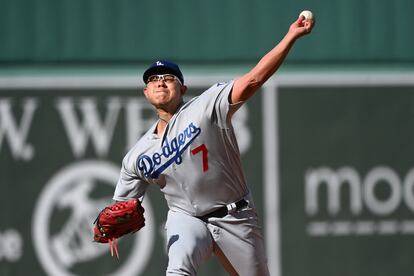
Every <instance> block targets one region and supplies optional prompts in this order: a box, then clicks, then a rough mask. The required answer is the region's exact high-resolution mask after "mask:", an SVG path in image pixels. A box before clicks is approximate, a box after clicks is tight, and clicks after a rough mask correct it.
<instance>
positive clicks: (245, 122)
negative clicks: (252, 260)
mask: <svg viewBox="0 0 414 276" xmlns="http://www.w3.org/2000/svg"><path fill="white" fill-rule="evenodd" d="M108 78H109V77H107V76H105V77H100V76H95V77H92V76H91V77H88V78H85V77H79V76H78V77H76V76H64V77H54V78H50V77H47V76H46V77H40V76H37V77H34V78H26V79H25V78H22V77H16V78H9V79H7V80H5V79H1V80H2V82H1V83H2V87H1V89H0V183H1V188H2V200H1V203H0V210H1V211H0V212H1V218H2V219H1V221H2V222H1V225H0V274H1V275H4V276H13V275H29V274H30V275H53V276H56V275H88V276H89V275H163V274H164V269H165V266H166V262H167V259H166V254H165V236H164V230H163V229H164V228H163V227H164V223H165V218H166V211H167V209H166V204H165V202H164V199H163V197H162V194H161V192H160V191H159V190H158V189H157V188H156V187H152V188H150V189H149V191H148V194H147V196H146V198H145V203H144V207H145V208H146V217H147V225H146V227H145V228H143V229H142V230H141V231H140V232H138V233H137V234H135V235H131V236H129V237H126V238H123V239H121V240H120V241H119V248H120V256H121V258H120V260H116V259H114V258H111V257H110V254H109V248H108V247H107V246H105V245H102V244H96V243H93V242H92V222H93V220H94V218H95V216H96V215H97V213H98V211H99V210H100V209H101V208H102V207H103V206H105V205H106V204H108V203H109V202H110V200H111V195H112V193H113V189H114V185H115V183H116V181H117V178H118V175H119V169H120V163H121V159H122V157H123V155H124V154H125V152H126V151H127V149H128V148H129V147H131V145H133V144H134V142H135V141H136V139H137V138H138V137H139V136H140V135H142V134H143V132H144V131H145V130H146V129H147V128H148V126H149V125H150V124H151V123H152V122H153V121H154V120H155V117H154V112H153V111H152V109H151V108H150V107H149V106H148V105H147V104H146V102H145V99H144V97H143V96H142V93H141V91H140V90H141V88H142V87H140V85H137V86H134V85H133V84H134V83H137V80H136V78H135V77H131V76H125V77H121V76H114V77H113V78H109V80H110V83H111V84H112V85H108V84H107V83H105V79H107V80H108ZM227 78H228V76H221V77H217V78H211V77H210V78H207V77H203V76H199V77H196V76H195V77H192V78H189V79H188V83H189V85H190V87H192V88H191V89H190V93H189V96H193V95H198V94H199V93H201V92H202V91H203V90H204V89H206V88H207V87H209V86H210V85H212V84H213V83H214V82H215V81H219V80H225V79H227ZM122 84H124V85H122ZM125 84H126V85H125ZM413 89H414V78H413V77H412V75H410V74H388V73H386V74H385V73H382V74H370V73H357V74H349V73H345V72H342V73H341V74H337V73H325V74H313V73H310V74H281V75H280V76H279V77H277V78H274V79H272V80H270V81H269V82H268V83H267V84H266V86H265V87H263V89H262V90H261V91H260V92H259V93H258V94H257V95H255V96H254V97H253V98H252V100H251V101H250V102H249V103H247V104H246V105H245V106H244V107H243V108H242V109H241V110H240V111H239V112H238V113H237V116H235V117H234V120H233V121H234V125H235V129H236V131H237V137H238V140H239V146H240V150H241V152H242V158H243V162H244V166H245V169H246V174H247V178H248V182H249V185H250V187H251V189H252V192H253V196H254V198H255V200H256V204H257V206H258V212H259V216H260V223H261V225H262V226H263V231H264V233H265V238H266V250H267V253H268V257H269V268H270V271H271V275H275V276H282V275H283V276H290V275H293V276H295V275H297V276H313V275H314V276H330V275H339V276H342V275H344V276H348V275H356V276H358V275H361V276H365V275H378V276H388V275H398V276H409V275H412V271H413V269H414V264H413V262H412V257H413V256H414V251H413V242H414V221H413V219H412V218H413V212H414V163H413V158H412V156H413V154H414V146H413V144H412V143H413V142H412V141H413V138H414V137H413V136H414V131H413V129H412V125H413V118H414V117H413V106H414V96H413V95H414V94H413V92H414V90H413ZM200 275H226V273H225V272H224V271H223V269H222V268H221V267H220V266H219V265H218V262H217V260H216V259H215V258H212V259H211V261H210V262H208V263H207V264H205V265H203V266H202V268H201V272H200Z"/></svg>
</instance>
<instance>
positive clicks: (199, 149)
mask: <svg viewBox="0 0 414 276" xmlns="http://www.w3.org/2000/svg"><path fill="white" fill-rule="evenodd" d="M199 152H201V153H202V159H203V172H206V171H207V170H208V149H207V147H206V145H205V144H201V145H200V146H198V147H196V148H194V149H193V150H191V154H192V155H196V154H197V153H199Z"/></svg>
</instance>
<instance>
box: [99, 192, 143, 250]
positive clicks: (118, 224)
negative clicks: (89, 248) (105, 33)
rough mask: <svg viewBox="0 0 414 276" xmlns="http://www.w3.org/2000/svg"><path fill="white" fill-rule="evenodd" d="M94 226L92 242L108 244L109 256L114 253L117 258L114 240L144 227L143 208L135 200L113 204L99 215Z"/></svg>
mask: <svg viewBox="0 0 414 276" xmlns="http://www.w3.org/2000/svg"><path fill="white" fill-rule="evenodd" d="M94 225H95V226H94V229H93V232H94V235H93V238H94V240H95V241H96V242H100V243H109V247H110V249H111V256H113V255H114V251H115V253H116V256H117V257H118V258H119V254H118V248H117V246H116V239H118V238H120V237H122V236H124V235H126V234H129V233H134V232H137V231H138V230H140V229H141V228H142V227H144V226H145V218H144V208H143V207H142V205H141V202H140V201H139V200H137V199H130V200H127V201H120V202H117V203H114V204H112V205H110V206H108V207H105V208H104V209H103V210H102V211H101V212H100V213H99V215H98V217H97V218H96V219H95V222H94Z"/></svg>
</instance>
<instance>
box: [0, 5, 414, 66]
mask: <svg viewBox="0 0 414 276" xmlns="http://www.w3.org/2000/svg"><path fill="white" fill-rule="evenodd" d="M0 7H1V9H0V41H1V43H0V65H4V66H5V65H7V64H10V63H12V64H13V63H16V62H17V63H19V64H35V65H36V64H54V65H65V64H69V65H70V64H74V63H75V64H76V63H81V64H85V63H86V64H104V63H109V64H119V63H144V64H148V63H149V62H152V61H153V60H154V59H159V58H170V59H174V60H176V61H179V62H180V63H183V62H187V63H192V64H194V63H196V64H200V63H202V64H209V63H214V64H219V63H236V64H237V63H241V62H242V63H251V62H255V61H256V60H257V59H258V58H259V57H261V56H262V54H263V53H264V52H265V51H267V50H268V49H270V48H271V47H273V45H274V44H275V43H277V42H278V41H279V40H280V39H281V37H282V36H283V35H284V34H285V32H286V31H287V29H288V27H289V25H290V24H291V22H292V21H293V20H294V19H296V18H297V16H298V14H299V12H300V11H302V10H304V9H309V10H312V11H313V12H314V13H315V15H316V18H317V27H316V28H315V30H314V33H313V35H312V36H311V37H309V38H306V43H301V45H299V46H298V47H297V49H296V50H295V51H294V52H293V53H292V54H291V56H290V59H289V61H288V63H294V64H309V63H333V64H349V63H350V62H356V63H359V64H361V63H368V64H378V63H385V64H393V65H395V64H400V65H406V64H407V63H408V64H412V63H413V62H414V53H413V51H412V46H413V45H414V36H413V35H412V34H411V32H410V28H409V26H410V25H411V10H413V9H414V3H413V2H412V1H410V0H394V1H388V0H377V1H373V0H370V1H368V0H363V1H361V0H348V1H341V0H333V1H325V0H314V1H275V0H262V1H259V2H256V1H245V0H226V1H222V0H210V1H193V0H178V1H165V0H159V1H151V0H140V1H134V0H120V1H114V0H70V1H69V0H1V1H0Z"/></svg>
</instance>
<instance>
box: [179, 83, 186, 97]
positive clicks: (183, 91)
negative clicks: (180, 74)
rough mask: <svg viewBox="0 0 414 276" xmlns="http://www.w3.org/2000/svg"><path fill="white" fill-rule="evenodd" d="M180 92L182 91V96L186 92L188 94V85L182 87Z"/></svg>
mask: <svg viewBox="0 0 414 276" xmlns="http://www.w3.org/2000/svg"><path fill="white" fill-rule="evenodd" d="M180 90H181V95H184V94H185V92H187V85H181V87H180Z"/></svg>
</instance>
